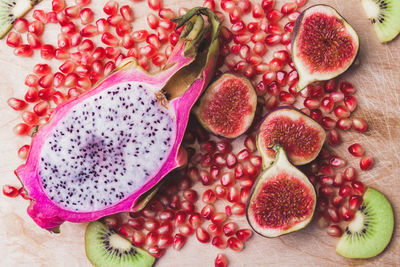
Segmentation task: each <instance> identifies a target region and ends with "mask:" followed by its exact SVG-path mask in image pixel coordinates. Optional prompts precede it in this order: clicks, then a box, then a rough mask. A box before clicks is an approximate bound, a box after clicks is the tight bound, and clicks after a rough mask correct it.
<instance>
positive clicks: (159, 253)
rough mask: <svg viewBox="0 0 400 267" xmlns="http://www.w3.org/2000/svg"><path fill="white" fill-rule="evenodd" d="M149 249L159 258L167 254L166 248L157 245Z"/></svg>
mask: <svg viewBox="0 0 400 267" xmlns="http://www.w3.org/2000/svg"><path fill="white" fill-rule="evenodd" d="M147 251H148V252H149V253H150V254H151V255H153V256H154V257H155V258H157V259H158V258H161V257H162V256H163V255H164V254H165V249H161V248H159V247H157V246H154V247H150V248H148V249H147Z"/></svg>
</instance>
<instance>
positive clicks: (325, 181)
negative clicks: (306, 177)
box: [319, 175, 333, 185]
mask: <svg viewBox="0 0 400 267" xmlns="http://www.w3.org/2000/svg"><path fill="white" fill-rule="evenodd" d="M319 180H320V183H321V185H332V184H333V178H332V177H331V176H328V175H322V176H321V177H320V178H319Z"/></svg>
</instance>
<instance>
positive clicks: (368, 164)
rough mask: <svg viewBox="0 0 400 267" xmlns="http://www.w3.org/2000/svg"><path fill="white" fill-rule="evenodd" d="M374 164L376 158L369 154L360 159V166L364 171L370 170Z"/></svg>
mask: <svg viewBox="0 0 400 267" xmlns="http://www.w3.org/2000/svg"><path fill="white" fill-rule="evenodd" d="M373 166H374V159H373V158H372V157H369V156H363V157H362V158H361V159H360V168H361V170H363V171H368V170H370V169H372V167H373Z"/></svg>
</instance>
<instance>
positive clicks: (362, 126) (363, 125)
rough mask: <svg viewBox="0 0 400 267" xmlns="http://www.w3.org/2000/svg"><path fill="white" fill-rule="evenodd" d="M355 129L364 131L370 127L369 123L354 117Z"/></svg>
mask: <svg viewBox="0 0 400 267" xmlns="http://www.w3.org/2000/svg"><path fill="white" fill-rule="evenodd" d="M353 129H354V130H356V131H357V132H360V133H363V132H365V131H366V130H367V129H368V124H367V122H366V121H365V120H364V119H361V118H353Z"/></svg>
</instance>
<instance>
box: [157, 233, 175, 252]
mask: <svg viewBox="0 0 400 267" xmlns="http://www.w3.org/2000/svg"><path fill="white" fill-rule="evenodd" d="M171 244H172V237H171V235H170V234H165V235H160V237H159V239H158V242H157V247H159V248H160V249H165V248H167V247H169V246H170V245H171Z"/></svg>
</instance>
